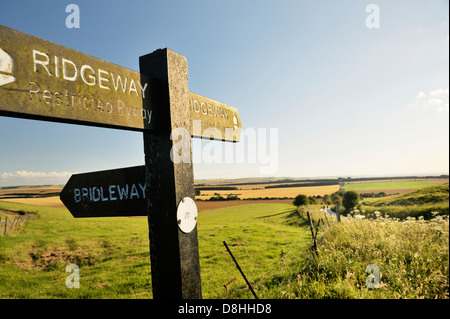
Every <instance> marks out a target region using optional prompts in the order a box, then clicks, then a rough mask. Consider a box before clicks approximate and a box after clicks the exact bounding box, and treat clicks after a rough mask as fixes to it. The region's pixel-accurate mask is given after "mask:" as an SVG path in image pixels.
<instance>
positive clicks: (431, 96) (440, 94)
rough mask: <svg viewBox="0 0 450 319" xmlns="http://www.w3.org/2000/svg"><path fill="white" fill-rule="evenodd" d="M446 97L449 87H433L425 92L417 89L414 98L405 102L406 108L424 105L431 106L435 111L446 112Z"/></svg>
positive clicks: (447, 96)
mask: <svg viewBox="0 0 450 319" xmlns="http://www.w3.org/2000/svg"><path fill="white" fill-rule="evenodd" d="M448 98H449V89H448V88H446V89H435V90H432V91H430V93H428V94H426V93H424V91H419V93H417V95H416V96H415V98H414V101H412V102H411V103H409V104H407V108H408V109H411V108H416V107H426V108H432V109H434V110H435V111H436V112H444V111H447V112H448Z"/></svg>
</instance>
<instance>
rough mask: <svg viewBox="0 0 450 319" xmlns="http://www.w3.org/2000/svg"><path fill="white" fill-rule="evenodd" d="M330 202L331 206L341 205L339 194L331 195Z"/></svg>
mask: <svg viewBox="0 0 450 319" xmlns="http://www.w3.org/2000/svg"><path fill="white" fill-rule="evenodd" d="M331 201H332V202H333V204H336V203H339V204H340V203H342V197H341V196H339V194H337V193H333V194H331Z"/></svg>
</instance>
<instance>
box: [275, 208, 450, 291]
mask: <svg viewBox="0 0 450 319" xmlns="http://www.w3.org/2000/svg"><path fill="white" fill-rule="evenodd" d="M358 217H359V216H358ZM371 264H375V265H377V266H378V268H379V271H380V273H381V278H380V286H379V288H372V289H369V288H368V287H367V285H366V280H367V277H368V276H369V273H366V267H367V266H368V265H371ZM292 269H296V276H295V277H294V278H293V279H292V280H291V281H290V282H289V284H286V285H284V287H283V289H284V291H286V293H285V294H284V297H286V298H377V299H378V298H389V299H391V298H433V299H434V298H448V297H449V295H448V289H449V284H448V276H449V221H448V216H437V217H435V218H434V219H432V220H430V221H425V220H423V219H421V220H415V219H413V218H408V219H407V221H403V222H401V221H398V220H393V219H388V218H382V217H379V218H376V219H361V218H343V219H342V221H341V222H340V223H336V222H335V223H333V225H332V226H331V227H329V228H327V229H326V230H325V231H324V232H323V233H321V234H320V237H319V239H318V254H317V255H316V254H313V253H312V252H311V253H310V255H309V258H308V259H307V261H306V262H305V263H303V264H301V263H297V264H295V263H294V264H293V265H292ZM269 286H270V283H268V288H269ZM266 297H275V296H273V295H272V294H271V293H270V289H268V292H267V295H266Z"/></svg>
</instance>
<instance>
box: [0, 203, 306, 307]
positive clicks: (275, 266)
mask: <svg viewBox="0 0 450 319" xmlns="http://www.w3.org/2000/svg"><path fill="white" fill-rule="evenodd" d="M0 208H4V209H21V210H33V211H37V212H38V218H37V219H35V220H30V221H28V222H27V224H26V225H25V226H24V227H21V228H19V229H17V231H15V232H12V233H11V234H9V235H7V236H0V298H151V297H152V292H151V275H150V257H149V243H148V225H147V220H146V218H141V217H136V218H87V219H74V218H73V217H72V216H71V215H70V213H69V212H68V211H67V210H64V209H56V208H47V207H37V206H27V205H21V204H9V203H4V202H2V203H0ZM292 211H293V207H292V206H290V205H286V204H253V205H242V206H235V207H229V208H223V209H219V210H212V211H202V212H200V213H199V222H198V223H199V224H198V226H199V227H198V234H199V249H200V264H201V276H202V291H203V297H204V298H222V297H224V295H225V292H226V290H225V288H224V287H223V285H225V284H227V283H228V282H230V281H232V282H231V283H230V284H229V285H228V289H229V291H228V294H227V297H228V298H252V295H251V294H250V292H249V290H248V289H247V287H246V285H245V281H244V280H243V279H242V278H241V276H240V274H239V272H238V270H237V269H236V267H235V265H234V263H233V261H232V259H231V258H230V256H229V255H228V253H227V252H226V249H225V247H224V246H223V241H226V242H227V244H228V246H229V247H230V249H231V251H232V252H233V254H234V256H235V257H236V259H237V260H238V262H239V263H240V266H241V267H242V269H243V270H244V271H245V272H246V274H247V276H248V278H249V279H250V280H253V281H257V280H259V281H260V280H262V279H264V278H271V276H273V273H274V272H277V273H278V272H279V270H280V269H279V268H280V267H283V263H284V265H285V264H286V262H287V260H288V258H292V256H294V255H295V256H296V258H298V255H301V254H305V253H306V252H307V250H308V245H309V243H310V240H309V239H308V238H309V237H308V236H310V235H309V231H308V230H307V229H305V228H300V227H298V226H296V225H290V222H289V221H290V220H291V219H292V217H289V216H290V215H291V214H292ZM294 219H295V217H294ZM289 249H291V250H290V251H289ZM288 252H289V253H288ZM71 263H74V264H77V265H78V266H79V268H80V288H79V289H68V288H66V285H65V280H66V277H67V276H68V275H69V273H66V272H65V269H66V266H67V265H68V264H71ZM234 278H236V280H233V279H234ZM255 289H256V290H257V293H258V287H255Z"/></svg>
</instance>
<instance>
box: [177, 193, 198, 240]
mask: <svg viewBox="0 0 450 319" xmlns="http://www.w3.org/2000/svg"><path fill="white" fill-rule="evenodd" d="M197 215H198V212H197V205H195V202H194V200H193V199H192V198H190V197H185V198H183V199H182V200H181V201H180V203H179V204H178V208H177V221H178V227H179V228H180V230H181V231H182V232H183V233H190V232H191V231H193V230H194V228H195V225H197Z"/></svg>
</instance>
